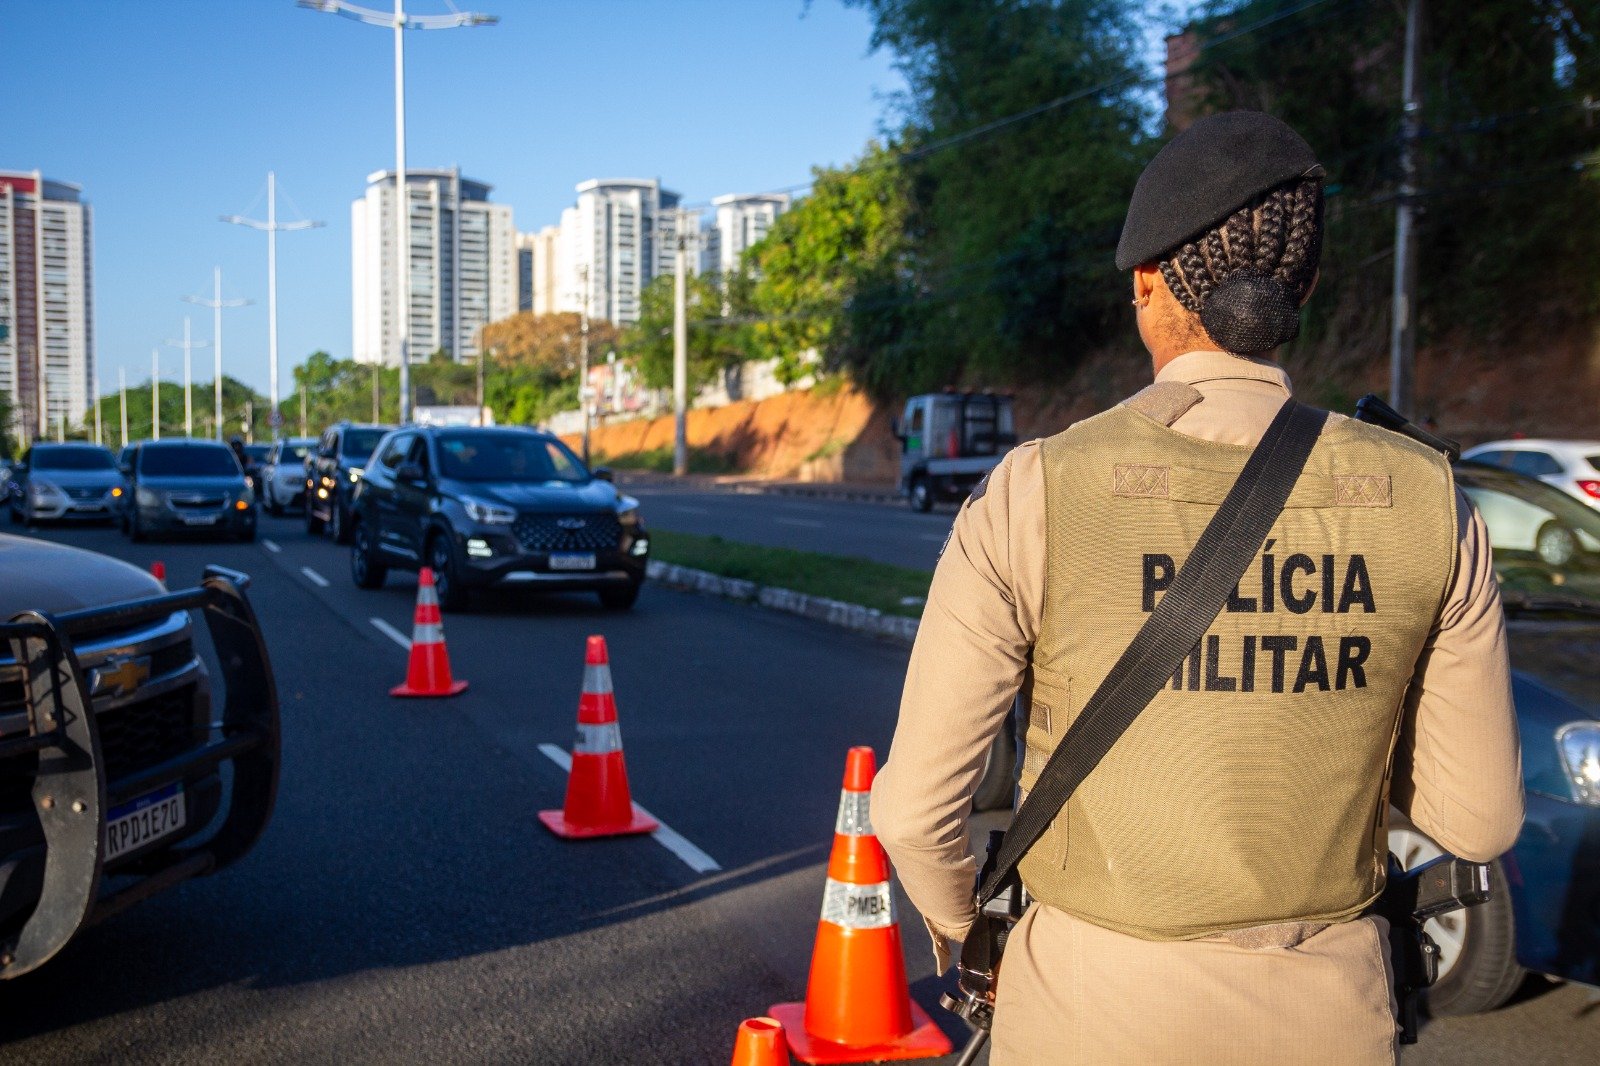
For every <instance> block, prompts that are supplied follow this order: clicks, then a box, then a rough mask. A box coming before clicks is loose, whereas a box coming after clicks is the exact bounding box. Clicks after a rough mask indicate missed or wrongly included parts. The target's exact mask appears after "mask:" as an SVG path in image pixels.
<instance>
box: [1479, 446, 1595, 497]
mask: <svg viewBox="0 0 1600 1066" xmlns="http://www.w3.org/2000/svg"><path fill="white" fill-rule="evenodd" d="M1461 458H1463V459H1470V460H1472V461H1473V462H1475V463H1487V464H1488V465H1490V466H1498V467H1501V468H1502V469H1505V470H1514V471H1516V472H1517V473H1519V474H1526V475H1528V476H1529V477H1536V478H1538V479H1539V480H1540V481H1543V482H1544V483H1545V484H1546V485H1554V486H1555V487H1556V488H1558V489H1560V490H1561V491H1562V492H1565V493H1566V494H1567V495H1568V496H1571V497H1573V498H1574V499H1577V500H1581V501H1583V502H1584V503H1586V504H1588V505H1589V506H1590V507H1593V508H1595V509H1597V510H1600V441H1593V440H1495V441H1490V442H1489V443H1488V444H1480V445H1478V446H1477V447H1476V448H1469V449H1467V450H1466V451H1465V452H1463V453H1462V455H1461Z"/></svg>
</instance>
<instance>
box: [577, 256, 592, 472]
mask: <svg viewBox="0 0 1600 1066" xmlns="http://www.w3.org/2000/svg"><path fill="white" fill-rule="evenodd" d="M578 284H579V285H580V286H581V287H582V289H583V301H582V306H581V307H580V308H579V312H580V316H581V317H580V318H579V319H578V406H579V407H581V408H583V462H584V465H586V466H587V465H588V463H589V296H590V290H589V264H588V263H579V264H578Z"/></svg>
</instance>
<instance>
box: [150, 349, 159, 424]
mask: <svg viewBox="0 0 1600 1066" xmlns="http://www.w3.org/2000/svg"><path fill="white" fill-rule="evenodd" d="M150 439H151V440H160V439H161V349H159V348H151V349H150Z"/></svg>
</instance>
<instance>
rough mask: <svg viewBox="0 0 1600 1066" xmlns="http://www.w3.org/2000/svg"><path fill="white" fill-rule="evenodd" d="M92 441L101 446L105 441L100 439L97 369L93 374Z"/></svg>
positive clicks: (98, 377) (98, 378) (98, 379)
mask: <svg viewBox="0 0 1600 1066" xmlns="http://www.w3.org/2000/svg"><path fill="white" fill-rule="evenodd" d="M94 442H95V443H96V444H98V445H102V446H103V445H104V444H105V441H103V440H101V439H100V374H99V372H98V371H96V373H95V375H94Z"/></svg>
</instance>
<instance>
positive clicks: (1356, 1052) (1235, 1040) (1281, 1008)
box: [872, 352, 1523, 1066]
mask: <svg viewBox="0 0 1600 1066" xmlns="http://www.w3.org/2000/svg"><path fill="white" fill-rule="evenodd" d="M1157 380H1159V381H1179V382H1183V383H1186V384H1189V385H1192V386H1194V387H1195V388H1196V389H1198V390H1199V391H1200V393H1201V395H1202V396H1203V397H1204V399H1203V401H1202V402H1201V403H1199V404H1197V405H1196V406H1194V407H1192V408H1191V409H1190V410H1189V411H1188V412H1186V413H1185V414H1184V415H1183V416H1181V417H1180V418H1179V419H1178V420H1177V421H1176V422H1175V423H1174V424H1173V427H1172V428H1174V429H1175V430H1177V431H1178V432H1180V433H1186V434H1188V435H1190V436H1193V437H1198V438H1200V439H1203V440H1211V441H1219V442H1223V443H1228V444H1243V445H1254V444H1255V443H1257V442H1258V441H1259V440H1260V439H1261V435H1262V434H1263V433H1264V432H1265V431H1266V428H1267V425H1268V423H1270V422H1271V420H1272V417H1273V415H1274V414H1276V412H1277V410H1278V408H1279V407H1280V406H1281V405H1282V404H1283V401H1284V400H1285V399H1286V398H1287V396H1288V395H1289V389H1290V385H1289V379H1288V376H1287V375H1285V374H1284V372H1283V371H1282V370H1281V369H1279V368H1278V367H1277V366H1276V365H1275V364H1272V363H1269V362H1265V361H1258V360H1249V359H1242V358H1239V357H1236V356H1232V355H1227V354H1225V353H1220V352H1191V353H1188V354H1187V355H1183V356H1180V357H1179V358H1177V359H1174V360H1173V361H1172V362H1170V363H1169V364H1167V366H1165V367H1164V368H1163V369H1162V371H1161V373H1160V374H1159V375H1158V376H1157ZM1044 499H1045V485H1044V475H1043V469H1042V466H1041V463H1040V458H1039V448H1038V444H1037V443H1036V442H1035V443H1028V444H1024V445H1021V446H1019V447H1018V448H1016V449H1015V450H1013V451H1012V452H1011V454H1010V455H1008V456H1007V457H1006V459H1005V461H1004V462H1002V463H1001V464H1000V466H999V467H998V468H996V469H995V471H994V472H993V473H992V474H991V475H990V477H989V483H988V486H987V489H986V491H985V492H984V493H983V495H982V496H981V497H980V498H978V499H976V500H973V501H969V502H968V503H967V504H964V505H963V506H962V508H961V512H960V514H959V515H957V517H956V521H955V526H954V529H953V531H952V534H951V537H950V541H949V543H948V545H947V546H946V548H945V550H944V553H943V555H942V556H941V558H940V560H939V565H938V567H937V569H936V570H935V573H934V579H933V586H932V589H931V590H930V592H929V595H928V604H927V607H926V609H925V610H924V612H923V616H922V623H921V628H920V629H919V631H918V634H917V642H916V647H915V648H914V650H913V651H912V654H911V663H910V668H909V670H908V672H907V675H906V685H905V692H904V696H903V698H902V701H901V706H900V720H899V724H898V726H897V728H896V730H895V737H894V744H893V747H892V748H891V750H890V753H889V759H888V761H887V763H886V764H885V765H884V767H883V770H882V771H881V772H880V773H879V774H878V777H877V782H876V785H875V787H874V789H873V800H872V822H873V826H874V828H875V830H876V832H877V834H878V837H879V839H880V840H881V841H882V842H883V845H884V847H885V848H886V849H887V850H888V852H889V856H890V858H891V859H892V860H893V862H894V865H895V869H896V871H897V872H898V874H899V876H900V880H901V883H902V884H903V885H904V887H905V890H906V892H907V894H908V895H909V896H910V897H911V900H912V902H913V903H915V904H916V906H917V908H918V909H919V910H920V911H921V912H922V914H923V917H924V919H925V921H926V922H927V925H928V929H929V931H930V933H931V934H932V936H933V939H934V950H935V954H936V956H937V957H938V960H939V966H940V969H941V970H942V969H943V968H944V967H945V966H946V965H947V962H948V958H949V942H950V941H958V940H960V939H962V938H963V936H964V935H965V934H966V931H967V929H968V927H969V926H970V924H971V921H972V918H973V914H974V912H973V903H972V892H973V878H974V875H975V874H976V862H975V860H974V859H973V858H972V855H971V851H970V845H969V841H968V834H967V814H968V811H969V808H970V803H971V796H972V791H973V789H974V787H975V786H976V783H977V779H978V777H979V775H980V774H981V772H982V769H983V765H984V760H985V756H986V753H987V751H988V748H989V745H990V743H991V741H992V739H993V737H994V735H995V733H996V732H997V731H998V730H999V729H1000V727H1001V725H1002V723H1003V721H1004V719H1005V716H1006V714H1008V713H1009V712H1010V709H1011V704H1012V699H1013V697H1014V696H1015V694H1016V692H1017V689H1018V687H1019V685H1020V684H1021V681H1022V678H1023V673H1024V671H1025V669H1026V666H1027V657H1028V652H1029V649H1030V648H1031V647H1032V645H1033V643H1034V641H1035V639H1036V637H1037V634H1038V631H1039V623H1040V618H1041V615H1042V612H1043V608H1044V602H1045V591H1046V589H1045V584H1046V574H1045V503H1044ZM1458 510H1459V514H1460V522H1459V532H1460V556H1459V559H1458V562H1457V571H1456V576H1455V581H1454V585H1453V587H1452V588H1451V590H1450V592H1449V595H1448V596H1447V598H1446V601H1445V603H1444V605H1443V607H1442V608H1441V610H1440V613H1439V617H1438V619H1437V620H1436V623H1435V626H1434V630H1433V633H1432V635H1431V636H1430V638H1429V640H1428V643H1427V645H1426V647H1425V648H1424V650H1423V653H1422V656H1421V658H1420V659H1419V661H1418V663H1417V668H1416V673H1415V675H1414V677H1413V679H1412V684H1411V688H1410V692H1409V694H1408V696H1407V709H1406V716H1405V721H1404V725H1403V731H1402V736H1401V741H1400V747H1399V753H1398V755H1397V770H1396V777H1395V781H1394V786H1393V794H1392V799H1393V802H1394V804H1395V805H1396V806H1397V807H1399V808H1400V809H1401V810H1402V811H1403V812H1405V813H1406V814H1408V815H1409V816H1410V817H1411V818H1412V820H1413V821H1414V822H1415V823H1416V824H1417V825H1418V827H1419V828H1421V829H1422V830H1423V831H1424V832H1426V833H1427V834H1428V835H1429V836H1431V837H1432V838H1433V839H1434V840H1436V841H1437V842H1438V843H1439V844H1440V846H1442V847H1443V848H1445V849H1446V850H1447V851H1450V852H1453V853H1455V854H1457V855H1460V856H1463V857H1465V858H1469V859H1476V860H1488V859H1491V858H1494V857H1495V856H1498V855H1499V854H1501V853H1502V852H1504V851H1505V850H1507V849H1508V848H1509V847H1510V846H1511V844H1512V843H1513V842H1514V841H1515V839H1516V836H1517V832H1518V830H1519V829H1520V827H1521V824H1522V813H1523V790H1522V774H1521V767H1520V761H1519V749H1518V742H1517V729H1516V718H1515V712H1514V708H1513V706H1512V702H1511V681H1510V674H1509V668H1508V665H1507V656H1506V637H1505V625H1504V621H1503V618H1502V614H1501V609H1500V596H1499V587H1498V585H1497V583H1496V581H1495V578H1494V573H1493V569H1492V559H1491V556H1490V551H1489V541H1488V534H1487V532H1486V531H1485V529H1484V526H1483V521H1482V519H1481V518H1480V517H1479V516H1478V514H1477V512H1476V511H1475V510H1474V509H1473V508H1472V506H1471V505H1470V503H1469V502H1468V501H1467V499H1466V498H1465V496H1462V495H1460V494H1459V493H1458ZM1066 609H1067V610H1068V611H1069V612H1070V610H1071V605H1070V604H1067V605H1066ZM1085 624H1093V622H1092V619H1086V620H1085ZM1269 939H1270V938H1269ZM1287 939H1288V940H1293V939H1295V938H1294V937H1293V936H1290V937H1288V938H1287ZM1386 966H1387V952H1386V949H1385V948H1384V947H1383V946H1382V936H1381V928H1380V923H1378V922H1377V921H1376V920H1373V919H1361V920H1357V921H1353V922H1347V923H1344V924H1342V925H1335V926H1331V927H1329V928H1327V929H1325V930H1323V931H1321V932H1318V933H1316V934H1315V935H1313V936H1311V937H1310V938H1309V939H1305V940H1303V941H1301V942H1299V943H1296V944H1293V945H1292V946H1286V947H1258V946H1256V945H1254V944H1252V945H1251V946H1250V947H1248V948H1247V947H1243V946H1240V944H1239V942H1238V941H1237V938H1236V939H1234V940H1230V939H1228V938H1226V937H1221V936H1218V937H1210V938H1206V939H1204V940H1196V941H1185V942H1178V943H1157V942H1150V941H1143V940H1139V939H1137V938H1134V937H1129V936H1126V935H1123V934H1119V933H1114V932H1112V931H1110V930H1107V929H1102V928H1100V927H1098V926H1095V925H1093V924H1091V923H1089V922H1085V921H1083V920H1081V919H1078V918H1075V917H1073V916H1071V915H1068V914H1067V913H1065V912H1063V911H1060V910H1056V909H1055V908H1051V907H1047V906H1043V905H1038V904H1036V905H1035V906H1034V907H1033V908H1032V909H1031V910H1030V912H1029V914H1028V916H1027V917H1026V918H1025V919H1024V921H1023V922H1022V923H1021V924H1020V925H1019V926H1018V928H1017V929H1016V930H1015V931H1014V932H1013V934H1012V936H1011V938H1010V940H1009V942H1008V944H1007V948H1006V957H1005V966H1004V972H1003V979H1002V980H1001V982H1000V989H1001V991H1000V999H999V1008H998V1012H997V1017H996V1023H995V1032H994V1052H993V1061H994V1062H995V1063H996V1064H997V1066H1002V1064H1011V1063H1058V1062H1060V1063H1066V1062H1122V1061H1132V1060H1133V1059H1135V1058H1142V1059H1143V1060H1144V1061H1150V1062H1179V1061H1181V1062H1230V1063H1244V1062H1258V1061H1259V1062H1268V1061H1271V1062H1291V1061H1292V1062H1339V1063H1358V1062H1388V1061H1392V1059H1393V1056H1394V1025H1393V1016H1392V1012H1391V1003H1390V1000H1389V991H1388V988H1387V985H1388V978H1387V976H1386Z"/></svg>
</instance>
